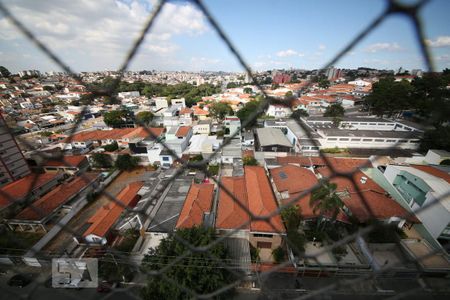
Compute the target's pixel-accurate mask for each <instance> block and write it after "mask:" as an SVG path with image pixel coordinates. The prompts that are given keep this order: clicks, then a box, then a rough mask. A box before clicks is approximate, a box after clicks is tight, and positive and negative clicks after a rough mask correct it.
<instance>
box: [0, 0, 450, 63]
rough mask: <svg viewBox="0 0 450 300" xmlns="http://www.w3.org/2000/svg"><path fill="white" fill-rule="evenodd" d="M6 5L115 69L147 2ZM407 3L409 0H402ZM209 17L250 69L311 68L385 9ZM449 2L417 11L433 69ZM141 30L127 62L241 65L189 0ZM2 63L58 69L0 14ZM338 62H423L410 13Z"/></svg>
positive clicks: (228, 12) (285, 5)
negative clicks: (132, 58) (150, 27)
mask: <svg viewBox="0 0 450 300" xmlns="http://www.w3.org/2000/svg"><path fill="white" fill-rule="evenodd" d="M4 2H5V3H6V5H7V6H8V7H9V8H10V10H11V11H12V12H13V13H14V14H15V15H17V16H18V17H19V18H20V19H21V20H23V22H24V23H25V24H26V25H27V26H29V27H30V29H31V30H32V31H33V32H34V33H36V35H37V36H38V37H39V38H40V39H42V40H43V41H45V42H46V43H47V44H48V45H49V46H50V48H51V49H52V50H54V51H55V52H56V53H58V54H59V55H60V56H61V58H62V59H63V60H64V61H66V62H67V63H68V64H69V65H71V66H73V68H74V69H75V71H85V70H86V71H92V70H105V69H109V70H112V69H116V68H117V67H118V66H119V65H120V62H121V60H122V59H123V58H124V55H125V53H126V51H127V49H128V48H129V47H130V45H131V43H132V41H133V39H134V38H135V37H136V36H137V34H138V32H139V30H140V28H141V27H142V25H143V23H144V22H145V20H146V18H147V15H148V10H149V9H150V8H151V7H152V4H153V2H154V1H145V0H126V1H125V0H122V1H114V0H96V1H89V0H81V1H70V0H59V1H56V0H54V1H46V2H45V3H42V2H39V3H35V2H34V1H29V0H14V1H13V0H8V1H4ZM409 2H411V1H409ZM205 3H206V5H207V6H208V8H209V9H210V11H211V13H212V14H213V16H214V17H215V18H216V19H217V21H218V22H219V23H220V24H221V26H222V28H223V29H224V30H225V32H226V33H227V34H228V36H229V37H230V38H231V40H232V42H233V43H234V44H235V45H236V46H237V48H238V49H239V51H240V52H241V53H242V55H243V56H244V58H245V60H246V61H247V62H248V63H249V64H250V66H251V67H252V68H253V69H256V70H266V69H273V68H304V69H313V68H319V67H321V66H323V65H325V64H326V63H327V62H328V61H329V60H330V59H331V58H332V57H333V55H335V54H336V53H337V52H338V51H339V50H341V49H342V48H343V47H344V46H345V45H346V43H348V42H349V41H350V40H351V39H352V38H353V37H355V36H356V35H357V34H358V33H359V32H360V31H361V30H362V28H365V27H366V26H367V25H368V24H370V22H371V21H372V20H373V19H374V18H375V17H376V16H378V15H379V14H380V13H381V12H382V11H383V10H384V9H385V5H386V3H385V1H381V0H380V1H378V0H370V1H356V0H342V1H331V0H314V1H312V0H310V1H300V0H293V1H287V0H284V1H283V0H280V1H266V0H259V1H256V0H245V1H242V0H241V1H237V0H214V1H205ZM449 11H450V1H446V0H433V1H431V2H430V3H429V4H427V5H426V6H425V7H424V9H423V10H422V12H421V17H422V20H423V23H424V29H425V33H426V36H427V39H429V42H428V43H429V45H430V49H431V51H432V54H433V58H434V63H435V66H436V68H437V69H439V70H440V69H443V68H446V67H450V19H449V18H448V16H447V14H448V12H449ZM155 25H156V27H155V28H154V30H152V33H151V35H150V36H149V37H148V38H147V39H146V41H145V43H144V44H143V47H142V49H140V51H139V53H138V55H137V57H136V59H135V61H133V63H132V65H131V69H133V70H142V69H158V70H194V71H198V70H224V71H241V70H242V68H241V67H240V66H239V65H238V64H237V62H236V59H235V58H234V57H233V56H232V55H230V53H229V52H228V50H227V48H226V47H225V45H224V44H223V42H222V41H221V40H220V39H219V38H218V37H217V34H216V33H215V32H214V30H213V29H212V28H211V27H210V26H209V24H208V22H207V20H206V19H205V18H204V17H203V16H202V14H201V13H200V12H199V11H198V10H197V9H196V8H195V6H194V5H192V4H191V3H189V2H188V1H171V2H169V3H168V4H167V7H165V8H164V9H163V12H162V14H161V15H160V17H159V18H158V20H157V21H156V24H155ZM0 41H1V42H0V64H1V65H5V66H6V67H8V68H10V69H11V70H13V71H18V70H21V69H40V70H56V69H58V68H57V66H55V65H54V64H53V63H52V62H51V61H49V60H48V58H46V57H45V56H44V55H42V54H41V53H40V52H39V51H38V50H36V49H35V47H33V45H32V44H31V43H30V42H28V41H27V40H26V39H24V38H23V37H22V36H21V35H20V34H19V33H18V32H17V30H15V29H14V28H13V27H12V26H10V25H9V24H8V22H7V21H6V20H5V19H4V18H0ZM336 66H337V67H344V68H346V67H349V68H353V67H359V66H367V67H374V68H380V69H397V68H399V67H400V66H402V67H404V68H407V69H413V68H422V69H425V66H424V62H423V58H422V56H421V54H420V51H419V47H418V44H417V40H416V37H415V33H414V31H413V27H412V25H411V22H410V21H409V20H408V19H406V18H405V17H403V16H390V17H388V18H386V19H385V21H384V22H383V23H382V24H381V25H380V26H379V27H377V28H376V29H374V30H373V31H372V32H371V33H370V34H369V36H367V37H366V38H365V39H364V40H363V41H362V42H361V43H360V44H358V45H357V46H356V47H355V48H354V49H352V51H351V52H350V53H348V54H347V55H346V56H345V57H344V58H343V59H342V60H341V61H339V62H338V63H337V64H336Z"/></svg>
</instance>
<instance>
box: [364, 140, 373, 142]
mask: <svg viewBox="0 0 450 300" xmlns="http://www.w3.org/2000/svg"><path fill="white" fill-rule="evenodd" d="M371 141H373V140H372V139H363V142H371Z"/></svg>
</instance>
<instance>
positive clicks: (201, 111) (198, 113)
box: [192, 106, 209, 116]
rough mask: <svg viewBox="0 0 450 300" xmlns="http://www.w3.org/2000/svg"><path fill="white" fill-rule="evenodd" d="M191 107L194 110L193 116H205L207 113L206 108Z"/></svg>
mask: <svg viewBox="0 0 450 300" xmlns="http://www.w3.org/2000/svg"><path fill="white" fill-rule="evenodd" d="M192 109H193V110H194V115H195V116H206V115H208V114H209V113H208V112H207V111H206V110H204V109H201V108H200V107H198V106H193V107H192Z"/></svg>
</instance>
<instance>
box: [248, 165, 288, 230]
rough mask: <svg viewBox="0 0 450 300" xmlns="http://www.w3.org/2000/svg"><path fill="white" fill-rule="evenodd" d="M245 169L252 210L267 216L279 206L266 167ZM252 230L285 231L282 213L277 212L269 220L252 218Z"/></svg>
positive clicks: (256, 214)
mask: <svg viewBox="0 0 450 300" xmlns="http://www.w3.org/2000/svg"><path fill="white" fill-rule="evenodd" d="M244 169H245V171H244V172H245V175H244V176H245V187H246V190H247V199H248V207H249V210H250V212H251V213H252V214H253V215H255V216H266V215H268V214H270V213H272V212H273V211H275V210H276V209H277V208H278V206H277V203H276V199H275V196H274V194H273V191H272V187H271V186H270V182H269V179H268V178H267V176H266V172H265V170H264V168H263V167H260V166H246V167H245V168H244ZM269 223H270V224H271V225H270V224H269ZM250 230H251V231H252V232H272V233H283V232H285V231H286V229H285V228H284V225H283V222H282V221H281V217H280V214H276V215H275V216H273V217H271V218H270V219H269V220H268V221H255V220H252V221H251V223H250Z"/></svg>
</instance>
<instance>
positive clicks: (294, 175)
mask: <svg viewBox="0 0 450 300" xmlns="http://www.w3.org/2000/svg"><path fill="white" fill-rule="evenodd" d="M270 175H271V176H272V179H273V181H274V183H275V185H276V187H277V190H278V191H279V192H284V191H288V192H289V194H293V193H299V192H302V191H305V190H307V189H309V188H311V187H312V186H314V185H315V184H317V183H318V180H317V177H316V175H314V173H313V172H311V171H310V170H308V169H305V168H301V167H297V166H294V165H285V166H282V167H278V168H274V169H271V170H270Z"/></svg>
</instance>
